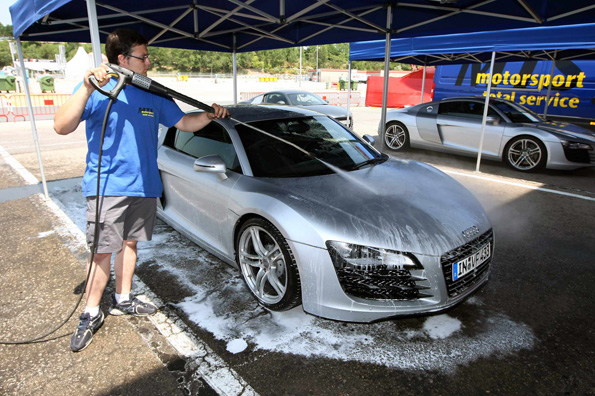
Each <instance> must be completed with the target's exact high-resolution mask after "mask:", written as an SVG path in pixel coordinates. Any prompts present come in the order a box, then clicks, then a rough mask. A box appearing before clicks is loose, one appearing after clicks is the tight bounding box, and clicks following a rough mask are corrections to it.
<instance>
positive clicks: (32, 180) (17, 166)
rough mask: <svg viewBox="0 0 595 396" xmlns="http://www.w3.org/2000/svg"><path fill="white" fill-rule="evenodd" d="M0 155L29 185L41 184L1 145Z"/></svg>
mask: <svg viewBox="0 0 595 396" xmlns="http://www.w3.org/2000/svg"><path fill="white" fill-rule="evenodd" d="M0 155H1V156H2V158H3V159H4V161H6V163H7V164H8V165H10V166H11V167H12V168H13V169H14V170H15V171H16V172H17V173H18V174H19V175H20V176H21V177H22V178H23V179H24V180H25V182H26V183H27V184H39V180H37V178H36V177H35V176H33V174H31V172H29V171H28V170H27V168H25V167H24V166H23V165H21V163H20V162H19V161H17V160H16V159H14V157H13V156H12V155H10V154H9V153H8V151H6V150H4V147H2V146H1V145H0Z"/></svg>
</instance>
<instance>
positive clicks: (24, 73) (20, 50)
mask: <svg viewBox="0 0 595 396" xmlns="http://www.w3.org/2000/svg"><path fill="white" fill-rule="evenodd" d="M16 42H17V51H18V54H19V62H20V64H21V75H22V77H23V87H24V88H25V95H27V107H28V108H29V116H30V118H31V131H32V133H33V141H34V142H35V151H36V152H37V160H38V161H39V172H40V173H41V184H42V185H43V194H44V195H45V199H49V198H50V196H49V194H48V186H47V184H46V182H45V172H44V170H43V161H42V160H41V151H40V150H39V139H38V138H37V126H36V125H35V116H34V115H33V104H32V103H31V93H30V92H29V84H27V71H26V70H25V60H24V58H23V47H22V46H21V39H20V38H19V37H17V38H16Z"/></svg>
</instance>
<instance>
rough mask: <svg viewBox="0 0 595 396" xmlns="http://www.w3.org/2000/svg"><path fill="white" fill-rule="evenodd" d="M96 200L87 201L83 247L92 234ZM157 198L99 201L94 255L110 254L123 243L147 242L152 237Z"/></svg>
mask: <svg viewBox="0 0 595 396" xmlns="http://www.w3.org/2000/svg"><path fill="white" fill-rule="evenodd" d="M96 201H97V200H96V197H87V244H88V245H89V247H90V248H91V247H92V245H93V236H94V233H95V202H96ZM156 212H157V198H152V197H151V198H147V197H99V236H98V239H97V250H96V253H114V252H118V251H120V249H122V243H123V242H124V241H150V240H151V238H152V237H153V227H154V226H155V216H156Z"/></svg>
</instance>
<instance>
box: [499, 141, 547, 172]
mask: <svg viewBox="0 0 595 396" xmlns="http://www.w3.org/2000/svg"><path fill="white" fill-rule="evenodd" d="M504 162H505V163H506V164H507V165H508V166H510V167H511V168H513V169H515V170H518V171H521V172H533V171H536V170H539V169H542V168H544V167H545V163H546V162H547V150H546V148H545V145H544V144H543V143H542V142H541V140H539V139H537V138H535V137H532V136H518V137H516V138H514V139H512V140H511V141H510V142H508V144H507V145H506V148H505V149H504Z"/></svg>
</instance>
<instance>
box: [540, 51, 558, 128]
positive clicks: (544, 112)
mask: <svg viewBox="0 0 595 396" xmlns="http://www.w3.org/2000/svg"><path fill="white" fill-rule="evenodd" d="M555 67H556V60H555V59H553V60H552V71H551V72H550V85H549V86H548V87H547V96H546V98H545V108H544V109H543V118H547V108H548V107H549V105H550V95H551V94H552V80H553V79H554V70H555Z"/></svg>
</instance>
